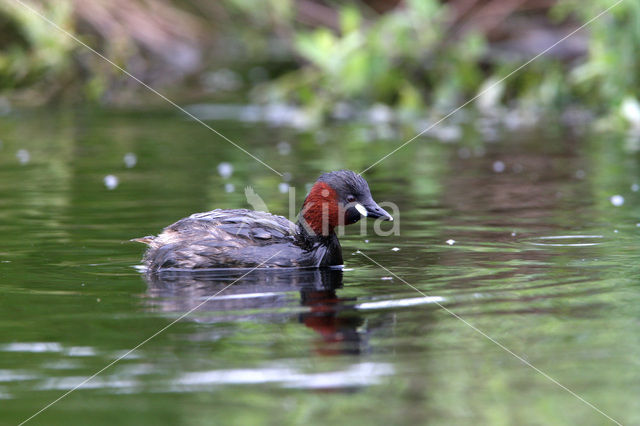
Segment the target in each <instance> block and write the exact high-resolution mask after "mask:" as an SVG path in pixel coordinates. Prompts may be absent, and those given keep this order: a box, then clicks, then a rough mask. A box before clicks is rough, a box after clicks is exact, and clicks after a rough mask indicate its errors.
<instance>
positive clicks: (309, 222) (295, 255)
mask: <svg viewBox="0 0 640 426" xmlns="http://www.w3.org/2000/svg"><path fill="white" fill-rule="evenodd" d="M298 217H299V219H298V222H297V223H293V222H291V221H289V220H288V219H286V218H284V217H282V216H277V215H273V214H271V213H267V212H262V211H252V210H246V209H233V210H221V209H216V210H212V211H209V212H204V213H195V214H192V215H191V216H189V217H186V218H184V219H180V220H179V221H177V222H176V223H174V224H172V225H169V226H167V227H166V228H164V230H163V231H162V232H161V233H160V234H159V235H158V236H147V237H142V238H136V239H133V240H132V241H137V242H142V243H145V244H147V245H148V246H149V248H148V249H147V251H146V253H145V255H144V259H143V261H144V263H145V264H146V266H147V269H148V271H151V272H153V271H157V270H161V269H203V268H255V267H263V268H273V267H315V268H322V267H330V266H336V265H342V263H343V260H342V248H341V247H340V242H339V241H338V237H337V235H336V233H335V228H336V227H337V226H339V225H350V224H353V223H356V222H358V221H359V220H360V219H361V218H362V217H370V218H380V219H382V220H393V218H392V217H391V215H389V213H387V212H386V211H385V210H384V209H382V208H381V207H380V206H379V205H378V204H377V203H376V202H375V201H374V200H373V197H372V196H371V191H370V190H369V185H368V184H367V181H366V180H364V178H363V177H362V176H360V175H359V174H357V173H354V172H352V171H350V170H339V171H334V172H329V173H325V174H323V175H321V176H320V177H319V178H318V180H317V181H316V182H315V184H314V185H313V186H312V187H311V190H310V191H309V194H308V195H307V197H306V198H305V200H304V203H303V204H302V209H301V211H300V214H299V216H298Z"/></svg>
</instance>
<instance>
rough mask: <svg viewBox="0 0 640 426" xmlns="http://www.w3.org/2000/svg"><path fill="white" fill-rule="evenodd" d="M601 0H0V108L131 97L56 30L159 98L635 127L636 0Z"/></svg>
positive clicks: (315, 113) (121, 82) (321, 114)
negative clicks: (592, 118)
mask: <svg viewBox="0 0 640 426" xmlns="http://www.w3.org/2000/svg"><path fill="white" fill-rule="evenodd" d="M613 4H614V3H613V2H612V1H609V0H597V1H593V2H589V3H588V4H584V3H583V2H580V1H577V0H561V1H549V0H522V1H517V2H513V1H504V0H476V1H462V0H450V1H437V0H405V1H397V0H361V1H351V2H333V1H320V0H298V1H294V0H268V1H265V2H263V3H261V5H260V7H256V5H255V3H254V2H250V1H243V0H225V1H222V2H217V3H215V4H213V5H212V4H210V2H205V1H201V0H189V1H183V2H172V1H170V0H92V1H80V0H56V1H35V0H31V1H27V0H25V2H24V4H21V3H19V2H16V1H14V0H11V1H8V2H4V3H2V4H1V5H0V28H1V29H2V31H0V34H1V36H0V90H2V94H3V96H4V101H3V103H8V102H24V103H30V104H33V103H46V102H55V101H59V100H60V99H71V100H74V99H82V100H87V99H88V100H91V101H94V102H100V103H106V104H117V105H128V104H135V103H136V102H140V99H141V98H140V96H139V94H140V93H142V92H145V89H144V88H142V87H141V86H140V85H139V84H138V83H137V82H136V81H134V80H133V79H131V78H130V77H128V76H127V75H125V74H124V73H123V72H122V71H121V70H118V69H117V68H116V67H114V66H113V65H112V64H110V63H108V62H106V61H105V60H104V59H102V58H100V57H98V56H97V55H96V54H95V53H93V52H91V51H90V50H89V49H87V47H85V46H83V45H81V44H80V43H78V42H77V41H74V40H73V39H72V38H71V37H70V36H69V35H71V36H73V37H77V39H78V40H80V41H82V42H83V43H86V44H87V45H88V46H91V47H92V48H93V49H95V50H96V51H97V52H99V53H100V54H102V55H104V56H105V57H107V58H109V59H110V60H111V61H113V62H114V63H115V64H117V65H118V66H120V67H122V68H123V69H126V70H127V71H128V72H130V73H131V74H133V75H135V76H136V77H138V78H140V79H141V80H143V81H145V82H146V83H148V84H150V85H152V86H153V87H156V88H161V89H162V90H163V92H165V93H169V94H171V95H172V96H173V97H175V96H178V98H180V96H182V97H186V98H189V99H198V100H204V99H208V98H211V99H218V100H223V101H224V100H225V99H234V100H236V101H237V100H238V99H243V101H244V102H248V103H252V104H254V103H257V104H274V103H275V104H284V105H293V106H295V107H297V108H301V109H303V110H304V111H306V113H307V114H310V115H311V116H312V117H313V118H314V120H316V121H318V120H320V121H322V120H324V119H331V118H333V119H340V118H348V117H352V116H354V115H356V114H357V112H358V111H364V110H367V111H371V108H372V106H374V107H375V108H373V111H374V113H376V111H377V113H378V114H380V113H384V111H392V112H393V114H394V117H424V116H425V111H429V114H430V115H432V114H443V113H446V112H448V111H450V110H452V109H453V108H456V107H457V106H459V105H461V104H463V103H464V102H465V101H466V100H468V99H471V98H474V97H475V96H477V95H480V96H479V97H478V98H477V99H476V101H475V102H474V103H473V104H472V105H475V106H476V107H479V108H478V109H479V110H481V111H482V112H484V113H486V112H487V111H490V110H500V109H501V108H509V109H513V108H527V109H528V110H529V111H536V110H549V109H552V110H557V109H562V110H566V109H567V108H568V107H572V108H573V107H578V108H580V109H587V110H588V111H590V113H594V114H597V115H598V116H601V117H606V118H609V119H610V120H608V121H607V122H608V123H609V124H611V123H613V124H615V125H618V124H620V125H621V124H623V123H627V125H628V124H629V123H630V124H631V125H632V126H635V127H640V106H639V104H638V100H637V96H638V95H637V93H638V90H639V89H640V77H638V76H639V75H640V73H639V72H638V71H639V70H640V59H639V58H638V57H637V55H635V52H637V51H638V50H639V49H640V26H638V25H637V23H638V22H640V6H638V5H637V4H636V3H634V2H622V3H620V4H618V5H616V6H614V7H613V8H611V10H609V11H607V12H606V13H604V14H602V16H600V17H599V18H597V19H594V18H595V17H596V16H598V14H600V13H602V12H603V11H605V10H606V9H607V8H608V7H610V6H612V5H613ZM25 5H26V6H27V7H25ZM29 8H32V9H33V10H30V9H29ZM34 11H36V12H37V13H39V14H41V15H42V16H43V17H46V18H47V19H49V20H51V21H52V22H53V23H55V24H56V25H58V26H59V27H60V28H61V29H62V30H63V31H66V32H68V34H64V33H63V32H62V31H60V30H56V29H55V28H54V27H53V26H51V24H50V23H48V22H46V20H45V19H43V18H42V17H41V16H37V15H36V14H35V13H34ZM592 20H593V21H592ZM586 23H589V24H588V26H587V27H586V28H585V29H583V30H579V31H577V32H575V34H573V35H571V36H570V37H568V38H567V39H566V40H564V41H563V42H561V43H559V44H558V45H557V46H555V47H553V48H552V49H550V50H549V51H546V49H548V48H549V47H550V46H552V45H553V44H554V43H555V42H557V41H559V40H561V39H562V38H563V37H565V36H567V35H569V34H571V33H572V32H573V31H575V30H577V29H578V28H579V27H580V26H582V25H584V24H586ZM537 55H541V56H540V57H539V58H537V59H536V60H535V61H533V62H532V63H530V64H528V65H527V66H526V67H524V68H523V69H521V70H519V71H518V72H517V73H515V74H513V75H512V74H511V73H512V71H514V70H515V69H517V68H518V67H520V66H521V65H523V64H525V63H526V62H527V61H529V60H530V59H532V58H534V57H536V56H537ZM178 94H180V95H178Z"/></svg>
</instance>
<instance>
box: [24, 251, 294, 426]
mask: <svg viewBox="0 0 640 426" xmlns="http://www.w3.org/2000/svg"><path fill="white" fill-rule="evenodd" d="M281 251H282V250H280V251H279V252H277V253H276V254H274V255H273V256H271V257H269V258H268V259H267V260H265V261H264V262H262V263H261V264H259V265H258V266H256V267H255V268H253V269H251V270H250V271H248V272H247V273H246V274H243V275H242V276H241V277H239V278H237V279H236V280H235V281H233V282H232V283H231V284H229V285H227V286H225V287H223V288H222V290H220V291H218V292H217V293H215V294H213V295H211V296H209V297H207V298H206V299H204V300H203V301H202V302H200V303H199V304H197V305H196V307H195V308H192V309H190V310H189V311H187V312H186V313H184V314H182V315H180V316H179V317H178V318H176V319H175V320H173V321H171V322H170V323H169V324H167V325H166V326H164V327H162V328H161V329H160V330H158V331H156V332H155V333H153V334H152V335H151V336H149V337H147V338H146V339H144V340H143V341H142V342H140V343H138V344H137V345H136V346H135V347H133V348H132V349H130V350H128V351H127V352H126V353H125V354H124V355H121V356H120V357H118V358H116V359H115V360H113V361H111V362H110V363H109V364H107V365H106V366H105V367H103V368H101V369H100V370H98V371H97V372H95V373H94V374H93V375H92V376H90V377H88V378H87V379H85V380H83V381H82V382H81V383H80V384H78V385H76V386H75V387H73V388H72V389H70V390H68V391H67V392H65V393H64V394H62V395H61V396H59V397H58V398H56V399H55V400H54V401H52V402H50V403H49V404H47V405H45V406H44V407H42V408H41V409H40V410H38V411H37V412H36V413H35V414H33V415H31V416H30V417H29V418H27V419H26V420H23V421H22V422H21V423H20V424H19V426H22V425H23V424H25V423H27V422H28V421H30V420H31V419H33V418H34V417H36V416H37V415H38V414H40V413H42V412H43V411H45V410H46V409H48V408H49V407H51V406H52V405H54V404H56V403H57V402H59V401H60V400H61V399H63V398H65V397H66V396H68V395H69V394H70V393H71V392H73V391H75V390H76V389H78V388H79V387H81V386H83V385H84V384H85V383H87V382H89V381H90V380H91V379H93V378H94V377H96V376H97V375H99V374H100V373H102V372H103V371H105V370H106V369H108V368H109V367H111V366H112V365H114V364H115V363H117V362H118V361H121V360H122V359H123V358H126V357H127V356H129V355H130V354H131V353H132V352H134V351H135V350H136V349H138V348H139V347H140V346H142V345H144V344H145V343H147V342H148V341H149V340H151V339H153V338H154V337H156V336H157V335H159V334H160V333H162V332H164V331H165V330H167V329H168V328H169V327H171V326H172V325H174V324H175V323H177V322H178V321H180V320H182V319H183V318H184V317H186V316H187V315H189V314H191V313H192V312H194V311H195V310H197V309H198V308H199V307H200V306H202V305H204V304H205V303H207V302H208V301H210V300H211V299H213V298H214V297H216V296H217V295H219V294H220V293H222V292H223V291H225V290H226V289H228V288H229V287H231V286H232V285H234V284H235V283H237V282H238V281H240V280H241V279H242V278H244V277H246V276H247V275H249V274H250V273H251V272H253V271H255V270H256V269H258V268H260V267H261V266H262V265H264V264H265V263H267V262H268V261H269V260H271V259H272V258H273V257H275V256H277V255H278V254H280V252H281Z"/></svg>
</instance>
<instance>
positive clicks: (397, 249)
mask: <svg viewBox="0 0 640 426" xmlns="http://www.w3.org/2000/svg"><path fill="white" fill-rule="evenodd" d="M391 251H400V248H398V247H394V248H392V249H391Z"/></svg>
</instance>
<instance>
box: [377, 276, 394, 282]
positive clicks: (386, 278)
mask: <svg viewBox="0 0 640 426" xmlns="http://www.w3.org/2000/svg"><path fill="white" fill-rule="evenodd" d="M380 279H381V280H382V281H389V280H392V279H393V277H380Z"/></svg>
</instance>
